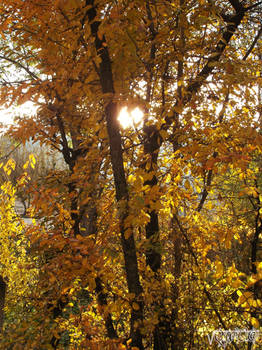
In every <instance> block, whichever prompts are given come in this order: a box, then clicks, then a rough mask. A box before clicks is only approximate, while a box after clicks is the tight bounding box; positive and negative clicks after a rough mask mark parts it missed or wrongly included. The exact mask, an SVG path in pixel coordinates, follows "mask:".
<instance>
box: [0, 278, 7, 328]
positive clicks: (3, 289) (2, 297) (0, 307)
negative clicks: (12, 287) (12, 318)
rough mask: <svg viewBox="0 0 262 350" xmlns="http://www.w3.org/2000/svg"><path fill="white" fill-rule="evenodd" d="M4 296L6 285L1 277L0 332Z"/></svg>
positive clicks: (2, 322) (2, 319)
mask: <svg viewBox="0 0 262 350" xmlns="http://www.w3.org/2000/svg"><path fill="white" fill-rule="evenodd" d="M5 295H6V283H5V281H4V279H3V277H2V276H0V332H1V331H2V329H3V324H4V306H5Z"/></svg>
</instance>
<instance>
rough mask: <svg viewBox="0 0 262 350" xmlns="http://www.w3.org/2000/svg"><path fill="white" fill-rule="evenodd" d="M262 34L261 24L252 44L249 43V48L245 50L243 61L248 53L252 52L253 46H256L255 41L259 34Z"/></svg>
mask: <svg viewBox="0 0 262 350" xmlns="http://www.w3.org/2000/svg"><path fill="white" fill-rule="evenodd" d="M261 34H262V26H261V28H260V29H259V31H258V32H257V35H256V36H255V38H254V40H253V42H252V44H251V45H250V48H249V49H248V50H247V52H246V54H245V56H244V57H243V58H242V60H243V61H245V60H246V59H247V58H248V56H249V55H250V53H251V52H252V50H253V48H254V47H255V46H256V44H257V42H258V39H259V38H260V35H261Z"/></svg>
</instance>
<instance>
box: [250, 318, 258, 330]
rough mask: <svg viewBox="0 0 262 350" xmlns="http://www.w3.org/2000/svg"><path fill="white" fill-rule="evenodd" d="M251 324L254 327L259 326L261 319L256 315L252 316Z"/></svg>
mask: <svg viewBox="0 0 262 350" xmlns="http://www.w3.org/2000/svg"><path fill="white" fill-rule="evenodd" d="M251 324H252V326H253V327H255V328H259V321H258V320H257V319H256V318H255V317H252V318H251Z"/></svg>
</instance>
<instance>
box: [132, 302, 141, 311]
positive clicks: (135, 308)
mask: <svg viewBox="0 0 262 350" xmlns="http://www.w3.org/2000/svg"><path fill="white" fill-rule="evenodd" d="M132 307H133V309H134V310H139V309H140V307H139V305H138V304H137V303H133V304H132Z"/></svg>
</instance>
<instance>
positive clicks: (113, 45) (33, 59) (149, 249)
mask: <svg viewBox="0 0 262 350" xmlns="http://www.w3.org/2000/svg"><path fill="white" fill-rule="evenodd" d="M260 9H261V4H260V3H259V2H258V3H254V2H251V1H245V2H240V1H238V0H234V1H231V0H229V1H219V2H218V1H202V0H201V1H200V0H199V1H195V0H192V1H187V2H185V1H183V0H177V1H171V2H170V1H162V2H161V3H160V2H150V1H145V2H141V1H128V2H126V1H120V2H114V1H112V2H104V1H94V0H86V1H83V0H74V1H72V0H71V1H69V0H68V1H45V2H44V3H39V1H34V0H32V1H30V2H23V1H21V2H19V3H17V2H13V1H11V0H5V1H3V4H2V8H1V19H2V22H1V24H2V25H1V33H2V37H3V45H2V56H1V57H2V60H3V61H4V62H5V63H4V65H3V67H4V68H5V69H6V70H8V69H10V68H9V67H10V64H13V65H14V66H16V67H17V68H19V70H21V72H22V73H23V75H22V78H21V79H20V78H18V80H15V81H8V80H6V78H5V79H2V90H1V91H2V101H3V102H4V103H7V102H9V103H11V104H12V103H15V102H17V103H22V102H24V101H27V100H31V101H33V102H34V103H35V104H36V105H38V111H37V114H36V116H34V117H31V118H24V119H22V120H20V122H19V123H18V124H17V125H15V126H13V127H12V128H11V129H10V130H9V135H11V136H12V137H14V138H15V139H16V140H18V141H19V142H25V140H28V139H30V138H33V140H34V141H39V142H40V143H41V144H43V145H48V146H50V147H53V148H54V149H56V150H58V151H59V152H61V154H62V155H63V158H64V161H65V164H66V165H67V169H63V171H60V172H54V173H53V174H52V176H51V174H50V175H49V176H48V177H47V178H46V180H45V181H43V182H42V184H41V187H40V188H38V189H37V191H36V190H33V189H32V195H34V200H33V202H32V211H33V213H34V214H33V215H34V216H35V217H37V218H38V219H39V221H41V220H42V221H41V222H42V225H41V227H39V229H38V230H34V233H33V234H31V239H32V240H33V241H34V242H37V249H36V251H37V254H38V256H41V259H42V264H43V265H42V270H41V271H42V272H43V273H42V275H41V274H40V277H39V288H38V291H39V293H40V295H41V299H42V302H41V305H40V306H39V315H41V317H40V319H41V320H42V319H46V320H48V322H50V324H52V325H54V324H55V323H56V324H57V329H56V330H54V331H52V334H49V329H44V330H43V332H42V333H38V339H39V341H40V340H41V342H42V343H41V344H44V345H43V347H44V346H47V345H46V344H48V342H49V343H51V345H52V347H53V348H57V347H59V346H60V347H62V346H63V345H62V343H63V339H64V338H63V337H65V336H68V337H69V338H70V339H71V342H73V344H75V346H78V347H79V348H81V347H86V348H95V346H96V345H97V344H98V345H97V346H98V347H100V348H103V347H104V348H105V346H111V348H114V346H118V347H119V348H121V347H122V348H124V347H125V346H126V347H131V348H132V347H133V348H134V349H136V348H138V349H146V348H148V349H155V350H158V349H184V348H192V346H193V345H192V344H193V342H195V339H196V332H197V328H198V329H200V328H201V329H202V330H205V331H210V330H213V329H215V328H218V327H222V328H224V329H228V328H230V327H231V326H232V324H233V322H234V321H235V322H236V314H237V312H236V311H235V309H234V308H233V301H231V299H230V302H229V304H227V305H229V306H230V313H229V314H228V316H227V315H226V314H225V312H224V310H223V308H222V303H223V302H224V301H227V300H228V297H229V295H231V294H232V293H233V292H234V291H235V290H236V289H238V286H236V285H237V283H236V284H235V285H230V283H229V282H227V284H224V285H223V283H222V282H221V281H220V280H221V278H222V277H225V276H227V281H229V280H230V276H231V275H232V274H233V273H235V274H236V278H238V272H237V270H234V269H233V267H232V266H224V269H225V270H224V269H223V263H222V261H221V255H219V254H218V252H219V249H220V246H221V245H224V247H225V248H226V249H229V248H230V245H231V242H232V240H234V237H238V233H239V231H240V230H242V228H240V227H239V226H238V225H237V224H235V225H234V226H233V229H232V227H231V226H230V224H229V221H227V220H223V219H222V218H221V217H222V215H226V216H230V215H231V213H232V210H233V209H230V207H229V206H227V205H225V203H226V202H225V201H223V200H222V199H220V197H221V193H222V194H223V191H222V192H221V187H220V186H219V181H220V180H221V178H222V177H223V175H224V174H225V173H227V172H229V171H230V169H233V170H234V171H239V172H240V173H241V174H249V172H250V166H251V162H252V159H251V157H250V156H249V154H250V152H251V151H252V152H253V151H254V150H256V152H258V154H259V155H260V152H261V146H260V134H259V132H258V131H259V130H258V123H257V121H256V119H255V116H256V113H257V111H258V110H259V108H260V106H259V105H258V100H257V98H256V96H254V95H252V94H251V91H252V89H256V87H257V82H258V80H259V79H260V78H259V76H260V73H259V70H258V67H259V64H260V63H261V62H260V60H259V59H258V58H257V53H258V49H257V47H259V46H257V47H256V45H257V43H258V42H259V35H260V33H261V23H260V21H258V17H257V16H258V14H259V11H260ZM250 33H252V35H250ZM5 38H6V39H8V43H7V40H6V41H5V40H4V39H5ZM10 43H11V44H10ZM4 68H3V69H4ZM258 73H259V74H258ZM259 81H260V80H259ZM121 106H127V107H128V108H129V109H130V110H131V109H132V108H134V107H137V106H139V108H140V109H141V110H143V112H144V119H143V122H142V123H141V124H140V125H136V126H135V127H134V128H128V129H125V130H123V129H122V128H121V125H120V124H119V121H118V114H119V111H120V109H121ZM243 176H246V175H243ZM259 207H260V204H258V206H257V208H259ZM259 215H260V214H258V219H259V220H260V216H259ZM259 234H260V233H258V235H257V239H259ZM252 264H253V266H260V265H259V261H258V256H257V255H256V257H255V259H253V260H252ZM120 267H122V268H120ZM258 270H259V269H257V270H256V271H252V273H253V277H254V275H255V277H254V278H256V279H257V280H259V278H260V277H259V273H260V272H258ZM57 271H59V273H58V272H57ZM220 282H221V286H224V287H223V289H222V290H221V291H220V292H219V291H217V290H216V285H219V283H220ZM243 288H244V289H247V288H248V286H247V285H244V287H243ZM191 289H192V290H193V291H194V292H192V290H191ZM83 291H87V292H85V293H86V294H85V293H84V294H85V295H86V298H85V302H83V300H82V299H81V296H80V295H83V294H81V293H83ZM189 293H191V294H192V297H190V298H188V297H187V296H186V295H187V294H189ZM241 295H242V294H241ZM36 298H37V296H36ZM256 299H258V298H257V297H256ZM50 305H51V306H50ZM74 308H75V309H74ZM84 310H85V311H84ZM245 312H247V317H249V319H250V322H253V324H254V325H255V326H257V325H258V321H257V319H256V317H257V314H256V315H255V316H256V317H253V316H254V314H252V310H251V309H250V308H248V306H246V309H245ZM189 315H192V318H191V319H190V325H188V326H187V325H186V324H185V320H186V319H188V318H189ZM212 315H215V316H216V317H215V318H214V317H213V316H212ZM206 318H208V321H209V325H208V326H206V325H205V322H206ZM252 318H253V319H252ZM102 320H103V321H104V323H103V325H102ZM46 322H47V321H46ZM240 323H241V322H240V321H239V322H237V324H238V325H239V324H240ZM240 326H241V324H240ZM50 327H51V326H50ZM52 327H53V326H52ZM36 329H38V328H36ZM72 334H75V335H72ZM41 337H42V338H41ZM43 339H45V342H46V343H44V342H43ZM27 341H28V343H27V345H26V346H27V347H28V348H30V346H31V345H30V340H27ZM206 343H207V339H206V340H202V341H201V342H200V344H202V345H200V346H205V345H206ZM233 345H234V347H235V348H236V349H237V348H238V346H237V344H233ZM72 346H73V345H72Z"/></svg>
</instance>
